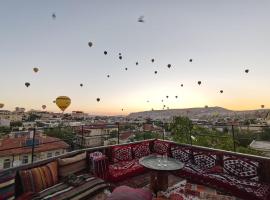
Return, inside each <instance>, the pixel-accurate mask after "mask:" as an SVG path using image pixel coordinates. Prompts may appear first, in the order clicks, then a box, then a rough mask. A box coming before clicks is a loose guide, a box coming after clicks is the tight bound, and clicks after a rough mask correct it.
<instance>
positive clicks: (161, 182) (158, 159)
mask: <svg viewBox="0 0 270 200" xmlns="http://www.w3.org/2000/svg"><path fill="white" fill-rule="evenodd" d="M139 163H140V164H141V165H143V166H144V167H146V168H148V169H150V170H151V181H150V188H151V189H152V190H153V191H154V192H157V191H160V190H163V191H165V190H167V189H168V172H170V171H176V170H180V169H182V168H183V167H184V163H182V162H180V161H178V160H176V159H174V158H170V157H168V158H164V157H162V156H158V155H150V156H146V157H143V158H141V159H140V160H139Z"/></svg>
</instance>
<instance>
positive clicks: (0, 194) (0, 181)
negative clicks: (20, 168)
mask: <svg viewBox="0 0 270 200" xmlns="http://www.w3.org/2000/svg"><path fill="white" fill-rule="evenodd" d="M14 195H15V173H14V172H11V171H7V172H2V173H0V199H15V197H14Z"/></svg>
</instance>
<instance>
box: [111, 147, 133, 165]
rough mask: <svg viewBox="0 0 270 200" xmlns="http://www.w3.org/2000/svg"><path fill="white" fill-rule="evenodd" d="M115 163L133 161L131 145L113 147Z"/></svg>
mask: <svg viewBox="0 0 270 200" xmlns="http://www.w3.org/2000/svg"><path fill="white" fill-rule="evenodd" d="M112 158H113V162H114V163H116V162H119V161H129V160H132V151H131V146H130V145H124V146H114V147H112Z"/></svg>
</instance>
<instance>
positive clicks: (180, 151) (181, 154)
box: [171, 145, 191, 163]
mask: <svg viewBox="0 0 270 200" xmlns="http://www.w3.org/2000/svg"><path fill="white" fill-rule="evenodd" d="M171 154H172V157H173V158H175V159H177V160H179V161H181V162H183V163H188V162H190V160H191V151H190V149H189V148H187V147H182V146H178V145H177V146H172V147H171Z"/></svg>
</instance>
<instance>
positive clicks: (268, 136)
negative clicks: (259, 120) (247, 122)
mask: <svg viewBox="0 0 270 200" xmlns="http://www.w3.org/2000/svg"><path fill="white" fill-rule="evenodd" d="M260 140H266V141H270V128H269V127H267V128H264V129H263V132H262V133H261V134H260Z"/></svg>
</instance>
